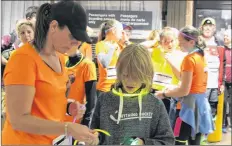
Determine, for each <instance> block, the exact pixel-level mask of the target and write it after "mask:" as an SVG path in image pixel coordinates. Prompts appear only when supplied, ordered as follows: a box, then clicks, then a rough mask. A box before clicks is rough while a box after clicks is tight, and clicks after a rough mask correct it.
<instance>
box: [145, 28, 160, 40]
mask: <svg viewBox="0 0 232 146" xmlns="http://www.w3.org/2000/svg"><path fill="white" fill-rule="evenodd" d="M155 39H156V40H159V31H158V30H152V31H151V33H150V34H149V36H148V38H147V40H155Z"/></svg>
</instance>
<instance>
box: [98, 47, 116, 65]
mask: <svg viewBox="0 0 232 146" xmlns="http://www.w3.org/2000/svg"><path fill="white" fill-rule="evenodd" d="M105 45H106V44H105ZM107 46H108V47H109V49H108V52H107V53H104V52H99V53H98V54H97V59H98V61H99V62H100V63H101V64H102V66H103V67H104V68H107V67H108V66H109V64H110V62H111V60H112V57H113V54H114V52H115V50H116V49H117V48H116V46H115V45H110V44H109V45H107ZM97 47H101V46H96V48H97Z"/></svg>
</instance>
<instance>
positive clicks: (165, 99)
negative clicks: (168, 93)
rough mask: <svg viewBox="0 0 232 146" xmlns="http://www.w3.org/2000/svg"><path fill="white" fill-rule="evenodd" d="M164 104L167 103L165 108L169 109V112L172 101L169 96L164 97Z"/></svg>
mask: <svg viewBox="0 0 232 146" xmlns="http://www.w3.org/2000/svg"><path fill="white" fill-rule="evenodd" d="M162 101H163V103H164V105H165V108H166V110H167V113H168V114H169V111H170V105H171V101H170V99H169V98H164V99H162Z"/></svg>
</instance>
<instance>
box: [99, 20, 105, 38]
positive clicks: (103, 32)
mask: <svg viewBox="0 0 232 146" xmlns="http://www.w3.org/2000/svg"><path fill="white" fill-rule="evenodd" d="M105 26H106V22H104V23H102V24H101V26H100V33H99V36H98V42H100V41H102V40H104V39H105V38H106V27H105Z"/></svg>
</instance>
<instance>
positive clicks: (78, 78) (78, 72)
mask: <svg viewBox="0 0 232 146" xmlns="http://www.w3.org/2000/svg"><path fill="white" fill-rule="evenodd" d="M67 69H68V72H69V74H73V75H74V76H75V81H74V82H73V83H72V85H71V87H70V91H69V94H68V98H69V99H74V100H76V101H79V102H80V103H82V104H83V103H84V102H85V82H88V81H93V80H97V75H96V67H95V64H94V63H93V62H92V61H90V60H89V59H87V58H84V59H83V60H82V61H81V62H79V63H77V64H76V65H75V66H73V67H68V68H67ZM72 120H73V117H72V116H66V118H65V121H69V122H72Z"/></svg>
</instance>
